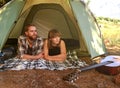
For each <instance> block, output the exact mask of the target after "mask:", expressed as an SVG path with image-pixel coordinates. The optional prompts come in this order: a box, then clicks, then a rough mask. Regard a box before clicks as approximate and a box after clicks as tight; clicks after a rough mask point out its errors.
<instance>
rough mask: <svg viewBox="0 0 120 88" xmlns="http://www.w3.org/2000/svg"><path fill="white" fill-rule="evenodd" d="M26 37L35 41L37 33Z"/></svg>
mask: <svg viewBox="0 0 120 88" xmlns="http://www.w3.org/2000/svg"><path fill="white" fill-rule="evenodd" d="M28 38H29V39H30V40H31V41H35V40H36V39H37V35H36V36H34V37H33V36H29V37H28Z"/></svg>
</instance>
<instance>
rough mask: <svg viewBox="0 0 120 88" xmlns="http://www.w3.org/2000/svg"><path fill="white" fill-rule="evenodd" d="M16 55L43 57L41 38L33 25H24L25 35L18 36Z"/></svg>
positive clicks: (29, 57) (28, 57)
mask: <svg viewBox="0 0 120 88" xmlns="http://www.w3.org/2000/svg"><path fill="white" fill-rule="evenodd" d="M18 56H19V58H21V59H29V60H35V59H40V58H43V39H42V38H41V37H39V36H38V33H37V29H36V27H35V25H33V24H28V25H27V26H26V27H25V35H21V36H20V37H19V38H18Z"/></svg>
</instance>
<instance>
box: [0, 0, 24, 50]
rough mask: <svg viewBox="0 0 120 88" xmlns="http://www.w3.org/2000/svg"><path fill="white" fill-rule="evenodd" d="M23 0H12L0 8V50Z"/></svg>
mask: <svg viewBox="0 0 120 88" xmlns="http://www.w3.org/2000/svg"><path fill="white" fill-rule="evenodd" d="M24 4H25V0H13V1H11V2H9V3H8V4H6V5H5V6H4V7H3V8H1V9H0V28H1V29H0V50H1V49H2V47H3V45H4V43H5V42H6V40H7V38H8V36H9V34H10V32H11V29H12V27H13V26H14V24H15V21H16V20H17V18H18V16H19V14H20V12H21V10H22V8H23V6H24Z"/></svg>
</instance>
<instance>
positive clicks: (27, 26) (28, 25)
mask: <svg viewBox="0 0 120 88" xmlns="http://www.w3.org/2000/svg"><path fill="white" fill-rule="evenodd" d="M30 26H35V25H34V24H32V23H31V24H27V25H26V26H25V28H24V29H25V32H27V31H28V28H29V27H30Z"/></svg>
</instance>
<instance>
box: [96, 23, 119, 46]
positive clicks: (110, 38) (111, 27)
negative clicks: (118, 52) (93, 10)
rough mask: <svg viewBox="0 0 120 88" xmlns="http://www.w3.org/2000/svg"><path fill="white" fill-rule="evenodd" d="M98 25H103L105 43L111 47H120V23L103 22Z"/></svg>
mask: <svg viewBox="0 0 120 88" xmlns="http://www.w3.org/2000/svg"><path fill="white" fill-rule="evenodd" d="M98 24H99V25H101V32H102V35H103V38H104V40H105V43H108V44H109V45H110V46H118V47H120V23H114V22H105V21H102V22H99V23H98Z"/></svg>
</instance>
